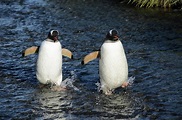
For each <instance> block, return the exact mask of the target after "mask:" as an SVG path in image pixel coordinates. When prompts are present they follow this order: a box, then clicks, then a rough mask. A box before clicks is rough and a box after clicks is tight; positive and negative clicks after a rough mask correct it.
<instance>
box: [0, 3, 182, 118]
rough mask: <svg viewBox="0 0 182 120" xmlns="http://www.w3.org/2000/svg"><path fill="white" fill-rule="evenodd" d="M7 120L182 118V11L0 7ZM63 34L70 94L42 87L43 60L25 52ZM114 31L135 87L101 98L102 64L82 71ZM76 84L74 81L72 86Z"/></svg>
mask: <svg viewBox="0 0 182 120" xmlns="http://www.w3.org/2000/svg"><path fill="white" fill-rule="evenodd" d="M0 3H1V4H0V11H1V13H0V15H1V18H0V25H1V32H0V36H1V37H0V43H1V44H0V50H1V52H0V75H1V76H0V119H6V120H7V119H10V120H11V119H37V120H39V119H74V120H75V119H94V120H96V119H145V120H146V119H169V120H171V119H181V118H182V113H181V110H182V102H181V100H182V94H181V92H182V85H181V79H182V72H181V71H182V69H181V68H182V61H181V59H182V24H181V23H182V14H181V11H177V10H174V11H164V10H160V9H158V10H157V9H139V8H135V7H131V6H128V5H125V4H121V3H119V2H118V1H117V0H116V1H112V2H111V1H109V0H90V1H85V0H74V1H73V0H40V1H36V0H17V1H13V0H12V1H7V0H1V2H0ZM52 28H53V29H58V30H59V31H60V33H61V36H60V41H61V43H62V45H63V47H66V48H68V49H70V50H71V51H73V54H74V59H73V60H69V59H67V58H64V63H63V75H64V80H66V81H67V82H66V81H65V84H66V85H68V86H69V90H67V91H66V92H53V91H51V90H50V89H48V88H43V89H40V88H39V83H38V82H37V80H36V77H35V62H36V58H37V55H31V56H28V57H24V58H22V57H21V51H22V50H24V49H25V48H27V47H30V46H32V45H40V43H41V41H42V40H44V39H45V38H46V36H47V32H48V31H49V30H50V29H52ZM112 28H115V29H117V30H118V31H119V32H120V38H121V40H122V43H123V46H124V48H125V52H126V56H127V59H128V65H129V77H131V76H133V77H135V80H134V83H133V84H132V85H131V86H130V87H128V88H127V89H121V88H119V89H117V90H116V91H115V93H114V94H113V95H111V96H105V95H103V94H101V93H100V92H98V89H97V85H96V83H98V82H99V75H98V60H95V61H92V62H90V63H89V64H87V65H85V66H82V65H81V64H80V61H81V59H82V57H83V56H85V55H86V54H87V53H89V52H92V51H94V50H97V49H99V47H100V46H101V44H102V42H103V38H104V37H105V34H106V32H107V31H108V30H110V29H112ZM69 80H70V81H69Z"/></svg>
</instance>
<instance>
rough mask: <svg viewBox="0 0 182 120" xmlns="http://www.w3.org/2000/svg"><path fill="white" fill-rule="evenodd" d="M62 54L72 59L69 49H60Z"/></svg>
mask: <svg viewBox="0 0 182 120" xmlns="http://www.w3.org/2000/svg"><path fill="white" fill-rule="evenodd" d="M62 55H63V56H65V57H68V58H70V59H73V54H72V52H71V51H70V50H68V49H66V48H63V49H62Z"/></svg>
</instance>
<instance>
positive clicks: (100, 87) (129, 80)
mask: <svg viewBox="0 0 182 120" xmlns="http://www.w3.org/2000/svg"><path fill="white" fill-rule="evenodd" d="M134 80H135V77H133V76H131V77H129V78H128V86H127V87H130V86H132V85H133V83H134ZM95 85H96V86H97V91H98V92H100V91H101V90H102V88H103V87H104V85H101V84H100V83H99V82H97V83H95Z"/></svg>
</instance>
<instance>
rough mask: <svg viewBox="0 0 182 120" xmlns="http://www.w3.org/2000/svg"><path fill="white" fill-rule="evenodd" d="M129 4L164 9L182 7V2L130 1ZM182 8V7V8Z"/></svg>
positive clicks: (159, 0)
mask: <svg viewBox="0 0 182 120" xmlns="http://www.w3.org/2000/svg"><path fill="white" fill-rule="evenodd" d="M128 1H129V3H132V4H136V6H139V7H147V8H149V7H164V8H171V7H176V6H178V7H179V6H181V5H182V0H128ZM180 8H181V7H180Z"/></svg>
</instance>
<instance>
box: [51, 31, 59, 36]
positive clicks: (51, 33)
mask: <svg viewBox="0 0 182 120" xmlns="http://www.w3.org/2000/svg"><path fill="white" fill-rule="evenodd" d="M54 31H56V32H57V33H58V35H59V31H58V30H51V32H50V33H51V36H52V35H53V32H54Z"/></svg>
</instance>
